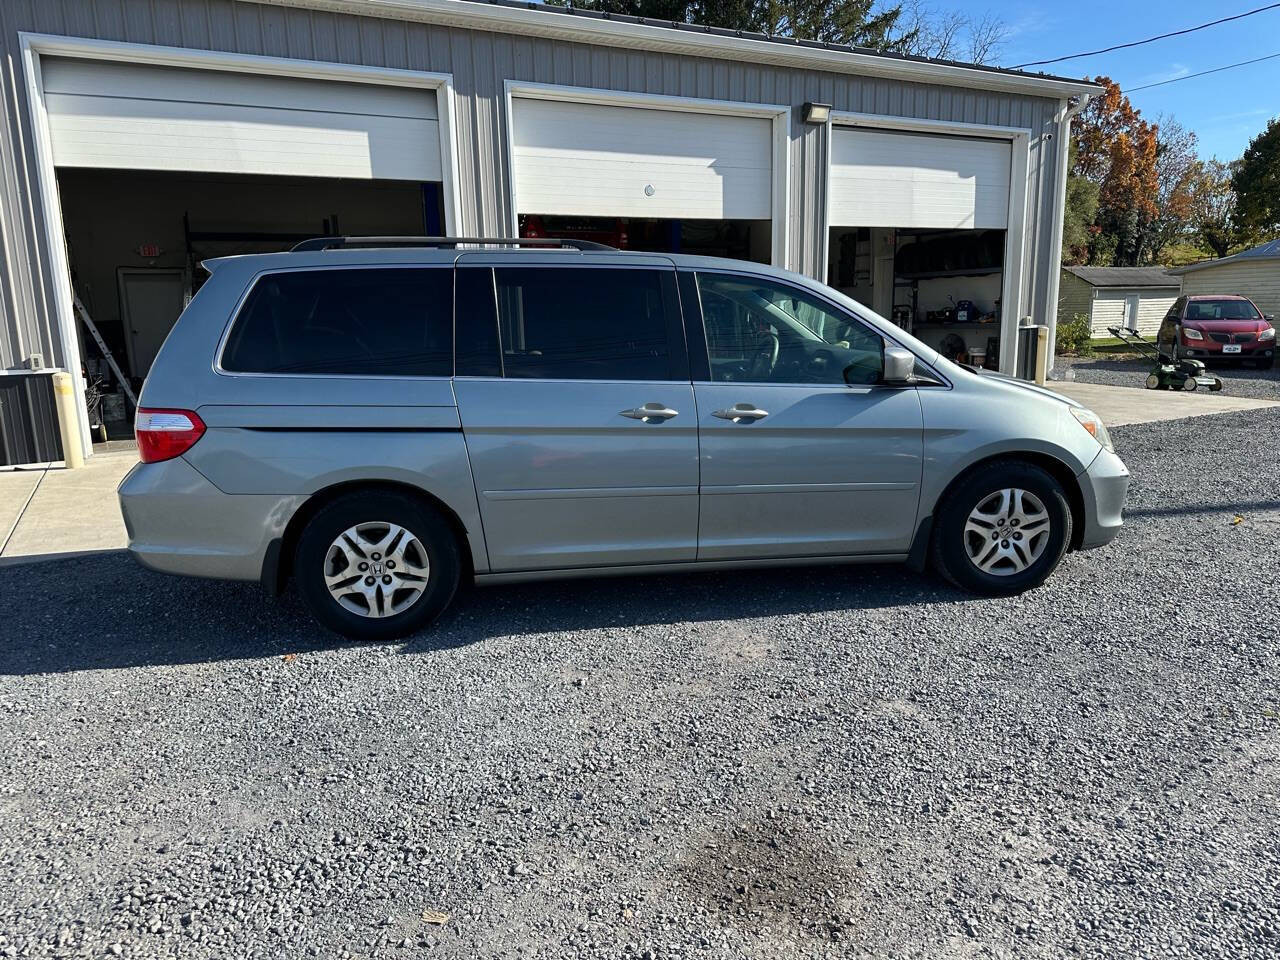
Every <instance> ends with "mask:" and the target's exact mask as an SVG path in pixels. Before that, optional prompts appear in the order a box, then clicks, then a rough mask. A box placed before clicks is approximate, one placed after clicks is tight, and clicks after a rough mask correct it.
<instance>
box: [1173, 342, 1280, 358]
mask: <svg viewBox="0 0 1280 960" xmlns="http://www.w3.org/2000/svg"><path fill="white" fill-rule="evenodd" d="M1224 346H1227V344H1224V343H1217V342H1216V341H1207V342H1206V341H1201V340H1193V341H1191V342H1190V343H1183V344H1181V345H1180V346H1179V347H1178V355H1179V356H1182V357H1192V358H1194V359H1196V360H1266V359H1267V358H1269V357H1273V356H1275V353H1276V343H1275V341H1274V340H1255V341H1253V342H1252V343H1240V344H1233V346H1238V347H1239V348H1240V352H1239V353H1227V352H1226V351H1224V350H1223V349H1222V348H1223V347H1224Z"/></svg>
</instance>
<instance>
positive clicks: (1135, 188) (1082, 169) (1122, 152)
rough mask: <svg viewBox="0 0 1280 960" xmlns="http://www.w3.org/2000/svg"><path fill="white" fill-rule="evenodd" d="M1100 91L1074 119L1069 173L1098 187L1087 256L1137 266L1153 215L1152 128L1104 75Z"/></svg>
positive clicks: (1156, 145)
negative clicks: (1096, 205)
mask: <svg viewBox="0 0 1280 960" xmlns="http://www.w3.org/2000/svg"><path fill="white" fill-rule="evenodd" d="M1097 82H1098V83H1100V84H1101V85H1102V86H1103V87H1104V90H1103V92H1102V93H1101V94H1100V95H1098V96H1097V97H1094V98H1093V99H1092V100H1090V101H1089V105H1088V106H1087V107H1085V109H1084V111H1083V112H1082V113H1081V114H1080V116H1079V117H1078V118H1077V119H1076V122H1075V124H1074V128H1075V130H1074V140H1075V146H1076V150H1075V158H1074V163H1073V166H1072V171H1071V172H1072V174H1073V175H1075V176H1080V177H1084V178H1085V179H1086V180H1089V181H1090V182H1091V183H1094V184H1097V186H1098V213H1097V218H1096V220H1095V221H1094V224H1093V226H1092V228H1091V230H1090V234H1091V237H1092V241H1091V243H1090V244H1089V261H1090V262H1091V263H1096V264H1104V265H1114V266H1136V265H1137V264H1138V263H1140V262H1141V261H1142V259H1143V257H1144V255H1146V254H1147V253H1148V252H1149V251H1147V250H1145V249H1144V247H1145V246H1146V240H1147V237H1146V235H1147V225H1148V224H1149V223H1150V222H1151V221H1153V220H1155V219H1156V217H1157V214H1158V212H1159V211H1158V197H1159V180H1158V177H1157V169H1156V168H1157V158H1158V154H1159V140H1158V131H1157V128H1156V127H1155V126H1154V125H1152V124H1150V123H1147V122H1146V121H1145V120H1143V119H1142V115H1141V114H1140V113H1139V112H1138V111H1137V110H1135V109H1134V107H1133V104H1131V103H1130V102H1129V98H1128V97H1126V96H1125V95H1124V94H1123V93H1122V92H1121V91H1120V87H1119V86H1117V85H1116V84H1115V83H1113V82H1112V81H1111V80H1110V78H1108V77H1098V78H1097Z"/></svg>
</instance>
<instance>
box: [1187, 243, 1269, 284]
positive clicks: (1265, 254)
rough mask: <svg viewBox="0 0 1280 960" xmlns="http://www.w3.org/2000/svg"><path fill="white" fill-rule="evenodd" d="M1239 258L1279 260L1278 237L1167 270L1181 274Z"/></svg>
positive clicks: (1234, 261) (1238, 259)
mask: <svg viewBox="0 0 1280 960" xmlns="http://www.w3.org/2000/svg"><path fill="white" fill-rule="evenodd" d="M1241 260H1280V237H1276V239H1274V240H1268V241H1267V242H1266V243H1260V244H1258V245H1257V246H1256V247H1250V248H1249V249H1248V250H1241V251H1240V252H1239V253H1236V254H1232V255H1231V256H1229V257H1222V258H1221V259H1219V260H1201V261H1200V262H1199V263H1190V264H1187V266H1185V267H1178V268H1177V269H1174V270H1170V271H1169V272H1170V273H1174V274H1178V275H1181V274H1184V273H1190V272H1191V271H1192V270H1203V269H1204V268H1205V267H1219V266H1221V265H1222V264H1224V263H1239V262H1240V261H1241Z"/></svg>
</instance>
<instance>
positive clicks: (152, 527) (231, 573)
mask: <svg viewBox="0 0 1280 960" xmlns="http://www.w3.org/2000/svg"><path fill="white" fill-rule="evenodd" d="M117 494H118V496H119V498H120V512H121V513H123V514H124V525H125V529H126V531H127V532H128V534H129V552H130V553H131V554H133V557H134V559H136V560H137V561H138V562H139V563H141V564H142V565H143V566H144V567H148V568H149V569H152V570H159V571H160V572H162V573H177V574H182V575H184V576H193V577H214V578H217V579H220V580H258V579H260V577H261V575H262V564H263V559H264V557H265V556H266V553H267V548H268V545H269V544H270V543H271V541H272V540H273V539H275V538H277V537H279V536H281V534H282V533H283V532H284V528H285V525H286V524H287V523H288V522H289V518H290V517H291V516H293V513H294V511H295V510H296V509H297V508H298V506H299V504H300V503H301V502H302V500H303V499H305V498H303V497H288V496H286V497H282V496H275V495H271V496H260V495H246V494H234V495H233V494H227V493H223V492H222V491H221V490H219V489H218V488H217V487H215V486H214V485H213V484H212V483H210V482H209V481H208V480H206V479H205V477H204V476H203V475H202V474H201V473H200V472H199V471H198V470H196V468H195V467H193V466H191V464H189V463H188V462H187V461H186V460H184V459H182V458H181V457H179V458H177V459H175V460H165V461H163V462H161V463H139V464H137V465H135V466H134V468H133V469H132V470H130V471H129V473H128V474H127V475H126V476H125V478H124V480H122V481H121V482H120V486H119V488H118V490H117Z"/></svg>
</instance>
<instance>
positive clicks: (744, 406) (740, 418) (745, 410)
mask: <svg viewBox="0 0 1280 960" xmlns="http://www.w3.org/2000/svg"><path fill="white" fill-rule="evenodd" d="M711 415H712V416H713V417H719V418H720V419H721V420H732V421H733V422H734V423H755V422H756V421H757V420H760V419H763V418H764V417H767V416H768V415H769V411H768V410H761V409H760V408H759V407H757V406H755V405H754V404H750V403H735V404H734V405H733V406H732V407H730V408H729V409H728V410H716V411H714V412H713V413H712V414H711Z"/></svg>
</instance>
